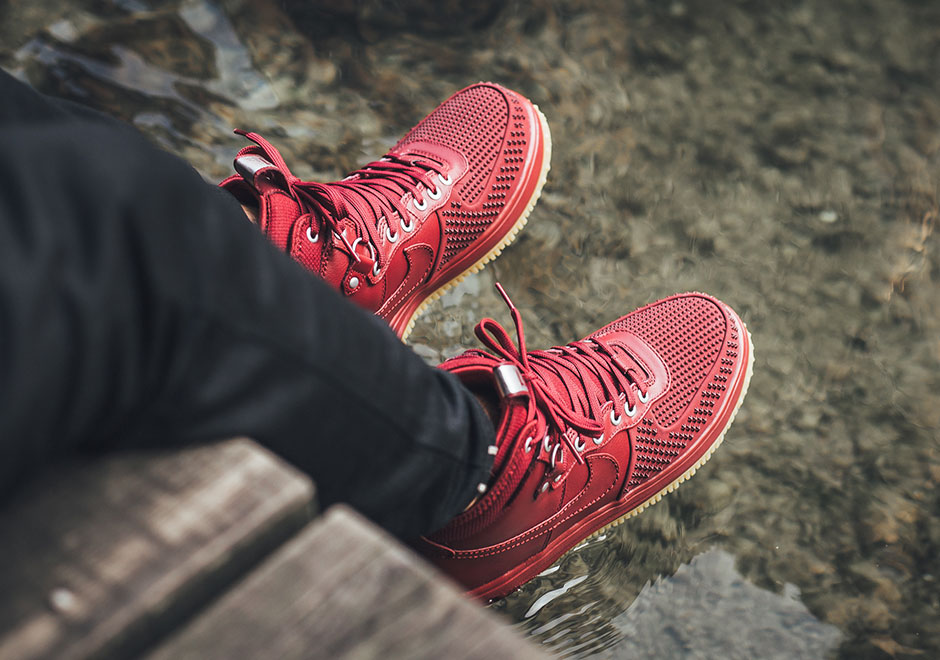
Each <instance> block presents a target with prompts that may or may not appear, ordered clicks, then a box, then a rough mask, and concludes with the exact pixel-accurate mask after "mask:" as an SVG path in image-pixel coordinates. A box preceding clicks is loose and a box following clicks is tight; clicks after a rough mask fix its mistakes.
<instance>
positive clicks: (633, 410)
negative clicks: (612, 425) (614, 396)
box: [627, 406, 636, 417]
mask: <svg viewBox="0 0 940 660" xmlns="http://www.w3.org/2000/svg"><path fill="white" fill-rule="evenodd" d="M627 417H636V406H633V407H632V408H630V407H627Z"/></svg>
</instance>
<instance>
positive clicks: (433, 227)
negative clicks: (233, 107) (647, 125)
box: [220, 83, 551, 339]
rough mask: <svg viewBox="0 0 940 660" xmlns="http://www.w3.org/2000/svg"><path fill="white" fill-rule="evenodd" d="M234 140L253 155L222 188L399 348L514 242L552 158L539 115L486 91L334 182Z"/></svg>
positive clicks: (518, 100)
mask: <svg viewBox="0 0 940 660" xmlns="http://www.w3.org/2000/svg"><path fill="white" fill-rule="evenodd" d="M238 132H239V133H241V134H242V135H244V136H245V137H247V138H248V139H250V140H251V141H252V142H254V143H255V145H256V146H250V147H246V148H244V149H242V150H241V151H240V152H239V153H238V155H237V156H236V158H235V170H236V172H237V174H235V175H234V176H231V177H229V178H228V179H226V180H225V181H223V182H222V183H221V184H220V185H221V186H222V187H223V188H225V189H227V190H229V191H230V192H231V193H232V194H233V195H235V197H236V198H238V199H239V201H241V203H242V204H244V205H246V206H251V207H257V208H258V216H259V224H260V226H261V229H262V231H264V233H265V234H266V235H267V236H268V237H269V238H270V239H271V241H272V242H274V244H275V245H277V246H278V247H280V248H281V249H283V250H285V251H287V252H288V253H289V254H290V255H291V256H292V257H293V258H294V259H296V260H297V261H299V262H300V263H302V264H303V265H304V266H306V267H307V268H309V269H310V270H312V271H314V272H315V273H318V274H319V275H320V276H321V277H323V278H324V279H326V280H327V281H328V282H330V283H331V284H332V285H333V286H335V287H336V288H338V289H339V290H340V291H341V292H342V293H343V294H345V295H346V296H348V297H349V298H351V299H352V300H354V301H356V302H357V303H359V304H360V305H362V306H363V307H365V308H366V309H368V310H370V311H373V312H375V313H376V314H378V315H379V316H381V317H382V318H384V319H385V320H387V321H388V323H389V325H391V326H392V329H393V330H394V331H395V332H396V333H397V334H398V336H399V337H402V338H403V339H404V338H405V337H406V336H407V335H408V333H409V332H410V331H411V328H412V326H413V324H414V319H415V317H416V316H417V315H418V313H419V312H421V310H422V308H423V307H424V306H425V304H427V303H428V302H429V301H431V300H433V299H435V298H436V297H438V296H439V295H440V294H441V293H442V292H443V291H444V290H445V289H446V288H448V287H449V286H451V285H453V284H456V283H457V282H458V281H460V280H461V279H463V277H464V276H466V275H467V274H469V273H472V272H474V271H477V270H479V269H480V268H482V267H483V264H485V263H486V262H488V261H490V260H491V259H493V258H494V257H496V256H497V255H498V254H499V253H500V252H502V250H503V248H504V247H506V246H507V245H508V244H509V243H510V242H512V240H513V239H514V238H515V236H516V234H517V233H518V232H519V230H520V229H521V228H522V226H523V225H525V222H526V219H527V217H528V215H529V212H530V211H531V210H532V207H533V206H535V202H536V200H537V199H538V197H539V194H540V193H541V190H542V184H544V183H545V177H546V175H547V174H548V168H549V160H550V156H551V137H550V134H549V130H548V124H547V122H546V121H545V117H544V116H543V115H542V113H541V112H540V111H539V109H538V108H537V107H536V106H534V105H533V104H532V103H531V102H529V101H528V100H527V99H526V98H524V97H522V96H520V95H519V94H516V93H515V92H512V91H510V90H508V89H504V88H503V87H500V86H499V85H494V84H491V83H479V84H476V85H472V86H470V87H467V88H466V89H463V90H461V91H459V92H457V93H456V94H454V95H453V96H451V97H450V98H449V99H447V100H446V101H444V103H442V104H441V105H440V106H439V107H438V108H437V109H436V110H435V111H434V112H432V113H431V114H430V115H428V116H427V117H425V118H424V119H423V120H422V121H421V122H420V123H419V124H418V125H417V126H415V127H414V128H413V129H412V130H411V132H409V133H408V135H406V136H405V137H404V138H402V140H401V141H399V142H398V144H396V145H395V146H394V147H393V148H392V150H391V151H389V152H388V153H387V154H386V155H385V157H384V158H382V159H381V160H378V161H375V162H372V163H369V164H368V165H366V166H364V167H363V168H362V169H359V170H356V171H355V172H352V173H351V174H350V175H349V176H347V177H346V178H345V179H343V180H342V181H337V182H335V183H314V182H308V181H301V180H300V179H298V178H297V177H295V176H294V175H293V174H291V172H290V170H289V169H288V168H287V165H286V164H285V162H284V159H283V158H282V157H281V155H280V154H279V153H278V151H277V149H275V148H274V147H273V146H271V144H270V143H268V142H267V141H266V140H265V139H264V138H262V137H261V136H259V135H256V134H254V133H244V132H241V131H238Z"/></svg>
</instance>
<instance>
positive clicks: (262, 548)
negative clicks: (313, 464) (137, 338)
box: [0, 440, 313, 660]
mask: <svg viewBox="0 0 940 660" xmlns="http://www.w3.org/2000/svg"><path fill="white" fill-rule="evenodd" d="M312 498H313V486H312V484H311V483H310V481H309V480H308V479H307V478H306V477H304V476H302V475H301V474H300V473H298V472H297V471H296V470H294V469H293V468H291V467H289V466H287V465H286V464H285V463H283V462H282V461H280V460H279V459H277V458H276V457H274V456H273V455H271V454H269V453H268V452H266V451H264V450H263V449H261V448H260V447H258V446H257V445H255V444H254V443H252V442H250V441H247V440H232V441H228V442H225V443H220V444H216V445H211V446H206V447H200V448H195V449H187V450H183V451H174V452H172V453H161V454H146V455H141V454H135V455H124V456H115V457H108V458H104V459H100V460H95V461H92V462H89V463H87V464H82V465H73V466H66V467H63V468H60V469H57V470H55V471H53V472H51V473H49V474H46V475H44V476H43V477H41V478H40V479H38V480H37V481H36V482H35V483H33V484H32V485H30V486H28V487H27V488H26V489H25V490H24V491H23V492H22V493H20V494H19V495H18V496H17V497H16V498H15V499H14V500H13V501H11V502H9V503H8V504H7V505H5V506H4V507H3V509H2V510H0V594H3V595H2V598H0V658H3V659H4V660H6V659H7V658H11V659H12V658H16V659H17V660H21V659H28V658H57V659H59V658H66V659H69V658H86V657H92V656H93V657H104V658H108V657H127V656H133V655H135V654H137V653H139V652H140V651H141V650H143V649H144V648H145V647H146V646H148V645H150V644H152V643H153V642H154V641H155V640H157V639H159V638H161V637H163V636H164V635H165V634H166V633H167V632H168V631H169V630H171V629H172V628H173V627H175V626H177V625H178V624H179V622H180V621H182V620H184V619H185V618H186V617H187V616H189V615H191V614H192V613H193V612H195V611H196V610H197V609H198V608H200V607H202V606H204V605H205V603H207V602H208V601H209V600H210V599H211V598H212V597H213V596H215V595H217V594H218V593H219V592H220V591H222V590H223V589H224V588H225V587H227V586H228V585H230V584H231V583H232V582H234V580H235V579H237V577H239V576H240V575H242V574H244V573H245V572H246V571H247V570H249V569H250V568H251V567H252V566H254V565H255V564H257V563H258V561H259V560H260V559H261V558H262V557H263V556H264V555H266V554H268V553H269V552H270V551H271V550H273V549H274V548H276V547H277V546H278V545H280V544H281V543H282V542H283V541H284V540H285V539H286V538H288V537H289V536H290V535H291V534H293V533H294V532H295V531H296V530H297V529H299V528H301V527H302V526H303V525H304V524H305V523H306V522H307V521H308V520H309V518H310V514H311V510H312Z"/></svg>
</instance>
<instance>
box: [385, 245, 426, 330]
mask: <svg viewBox="0 0 940 660" xmlns="http://www.w3.org/2000/svg"><path fill="white" fill-rule="evenodd" d="M402 254H404V255H405V259H406V260H407V261H408V273H407V274H406V275H405V279H404V280H403V281H402V283H401V284H399V285H398V288H397V289H395V292H394V293H393V294H392V295H391V296H389V297H388V299H387V300H386V301H385V304H384V305H382V307H381V309H379V310H378V311H377V312H376V314H378V315H379V316H384V315H385V314H387V313H388V312H389V311H391V310H393V309H396V308H397V307H398V306H399V305H401V303H402V302H403V301H404V300H405V298H407V297H408V296H410V295H411V294H412V293H414V291H415V289H417V288H418V287H419V286H421V284H423V283H424V281H425V280H426V279H427V277H428V275H429V274H430V273H431V269H432V268H433V266H434V250H432V249H431V246H429V245H424V244H422V245H412V246H411V247H407V248H405V249H404V250H402Z"/></svg>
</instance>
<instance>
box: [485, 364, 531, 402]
mask: <svg viewBox="0 0 940 660" xmlns="http://www.w3.org/2000/svg"><path fill="white" fill-rule="evenodd" d="M493 376H494V377H495V378H496V387H497V389H499V394H500V396H502V397H503V398H510V397H514V396H521V395H523V394H528V393H529V388H528V387H527V386H526V384H525V380H524V379H523V378H522V372H521V371H519V367H517V366H516V365H514V364H501V365H499V366H498V367H493Z"/></svg>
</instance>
